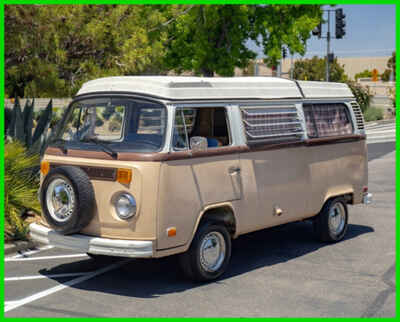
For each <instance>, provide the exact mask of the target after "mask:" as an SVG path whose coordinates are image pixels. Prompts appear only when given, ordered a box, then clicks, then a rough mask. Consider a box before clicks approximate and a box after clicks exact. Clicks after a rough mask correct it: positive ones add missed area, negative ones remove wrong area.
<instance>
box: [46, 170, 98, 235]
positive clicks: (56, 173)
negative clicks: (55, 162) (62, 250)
mask: <svg viewBox="0 0 400 322" xmlns="http://www.w3.org/2000/svg"><path fill="white" fill-rule="evenodd" d="M40 203H41V206H42V210H43V216H44V217H45V219H46V221H47V222H48V224H49V225H50V226H51V227H52V228H53V229H54V230H55V231H57V232H59V233H61V234H64V235H66V234H73V233H76V232H79V231H80V230H81V229H82V228H84V227H85V226H87V225H88V224H89V222H90V221H91V220H92V218H93V216H94V209H95V197H94V190H93V186H92V183H91V182H90V179H89V177H88V175H87V174H86V173H85V172H84V171H83V170H82V169H81V168H78V167H74V166H58V167H56V168H53V169H51V171H50V172H49V173H48V174H47V176H46V177H45V178H44V181H43V183H42V188H41V191H40Z"/></svg>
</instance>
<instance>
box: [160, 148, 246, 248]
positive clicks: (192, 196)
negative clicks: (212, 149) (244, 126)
mask: <svg viewBox="0 0 400 322" xmlns="http://www.w3.org/2000/svg"><path fill="white" fill-rule="evenodd" d="M238 167H239V160H238V154H237V153H232V154H227V155H220V156H210V157H201V158H191V159H185V160H174V161H166V162H163V164H162V166H161V176H160V187H159V191H160V196H159V208H158V209H159V210H158V224H157V225H158V241H157V248H158V249H165V248H170V247H176V246H179V245H183V244H186V243H187V242H188V241H190V239H191V237H192V233H193V231H194V228H195V226H196V222H197V219H198V216H199V214H200V212H201V210H202V209H204V208H205V207H206V206H209V205H213V204H216V203H222V202H225V201H232V200H237V199H239V198H240V197H241V189H240V178H239V177H238V173H233V172H232V170H233V169H237V168H238ZM230 172H232V173H230ZM169 227H176V230H177V234H176V236H174V237H168V236H167V229H168V228H169Z"/></svg>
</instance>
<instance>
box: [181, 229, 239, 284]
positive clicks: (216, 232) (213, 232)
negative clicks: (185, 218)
mask: <svg viewBox="0 0 400 322" xmlns="http://www.w3.org/2000/svg"><path fill="white" fill-rule="evenodd" d="M231 248H232V245H231V237H230V235H229V233H228V230H227V229H226V227H225V226H224V225H222V224H219V223H213V222H205V223H204V224H203V225H201V226H200V228H199V229H198V230H197V232H196V235H195V237H194V239H193V241H192V244H191V245H190V248H189V250H188V251H187V252H186V253H183V254H181V255H180V258H179V259H180V264H181V267H182V269H183V272H184V273H185V275H186V277H188V278H190V279H192V280H195V281H203V282H204V281H211V280H214V279H216V278H218V277H219V276H221V275H222V274H223V273H224V272H225V270H226V268H227V267H228V265H229V261H230V257H231Z"/></svg>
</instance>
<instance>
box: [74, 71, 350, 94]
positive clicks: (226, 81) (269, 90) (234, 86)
mask: <svg viewBox="0 0 400 322" xmlns="http://www.w3.org/2000/svg"><path fill="white" fill-rule="evenodd" d="M98 92H119V93H135V94H140V95H148V96H154V97H158V98H163V99H170V100H190V99H208V100H209V99H279V98H303V95H304V98H334V97H353V94H352V93H351V91H350V89H349V87H348V86H347V85H346V84H342V83H328V82H309V81H298V82H297V84H296V82H295V81H292V80H288V79H284V78H278V77H186V76H178V77H176V76H121V77H106V78H99V79H95V80H92V81H89V82H87V83H84V84H83V85H82V88H81V89H80V90H79V92H78V93H77V95H82V94H89V93H98Z"/></svg>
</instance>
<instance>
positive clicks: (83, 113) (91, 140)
mask: <svg viewBox="0 0 400 322" xmlns="http://www.w3.org/2000/svg"><path fill="white" fill-rule="evenodd" d="M166 115H167V113H166V109H165V107H164V106H163V105H161V104H159V103H156V102H149V101H144V100H143V101H142V100H137V99H130V98H119V97H101V98H91V99H84V100H79V101H77V102H75V103H73V104H72V105H71V106H70V107H69V109H68V110H67V112H66V115H65V116H64V117H63V120H62V124H61V131H59V132H58V135H57V137H56V138H54V139H55V141H54V142H55V143H53V144H56V143H57V144H60V143H61V144H63V145H64V146H63V147H64V148H65V149H70V148H71V149H88V150H99V149H100V150H101V149H102V148H101V146H103V148H104V144H106V145H107V147H108V148H109V149H111V150H114V151H125V152H156V151H159V150H161V148H162V146H163V144H164V137H165V131H166ZM99 142H100V143H101V144H98V143H99Z"/></svg>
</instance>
